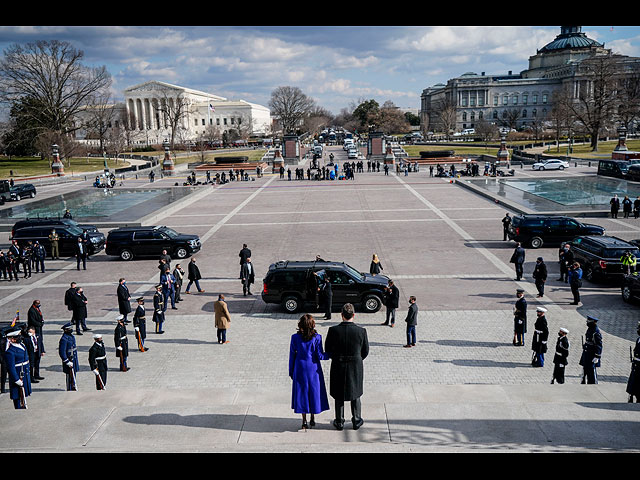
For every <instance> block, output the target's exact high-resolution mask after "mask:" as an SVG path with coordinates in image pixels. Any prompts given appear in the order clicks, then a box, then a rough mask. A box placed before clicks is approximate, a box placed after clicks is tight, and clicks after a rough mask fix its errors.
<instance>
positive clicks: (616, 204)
mask: <svg viewBox="0 0 640 480" xmlns="http://www.w3.org/2000/svg"><path fill="white" fill-rule="evenodd" d="M609 205H611V218H618V210H620V199H619V198H618V195H614V196H613V198H612V199H611V200H609Z"/></svg>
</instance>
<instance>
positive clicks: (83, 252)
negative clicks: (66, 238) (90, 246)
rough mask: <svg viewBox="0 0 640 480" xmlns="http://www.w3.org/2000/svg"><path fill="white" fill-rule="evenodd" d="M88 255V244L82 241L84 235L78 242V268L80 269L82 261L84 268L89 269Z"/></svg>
mask: <svg viewBox="0 0 640 480" xmlns="http://www.w3.org/2000/svg"><path fill="white" fill-rule="evenodd" d="M87 257H88V254H87V244H86V243H84V242H83V241H82V237H78V243H77V244H76V263H77V268H78V270H80V262H82V269H83V270H86V269H87Z"/></svg>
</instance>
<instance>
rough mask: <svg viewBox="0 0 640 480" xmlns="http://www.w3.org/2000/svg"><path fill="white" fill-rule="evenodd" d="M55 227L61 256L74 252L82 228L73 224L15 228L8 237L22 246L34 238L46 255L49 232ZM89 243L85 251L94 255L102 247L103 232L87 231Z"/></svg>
mask: <svg viewBox="0 0 640 480" xmlns="http://www.w3.org/2000/svg"><path fill="white" fill-rule="evenodd" d="M53 229H55V231H56V233H57V234H58V237H59V238H60V240H59V241H58V252H59V254H60V256H61V257H65V256H72V255H75V253H76V245H77V243H78V237H79V236H80V235H82V233H83V232H82V229H81V228H79V227H77V226H74V225H65V224H46V223H42V224H39V225H32V226H28V227H23V228H20V229H17V230H15V231H14V232H13V233H12V234H11V237H10V239H11V240H17V241H18V245H20V246H23V245H25V244H27V243H28V242H29V241H31V242H35V241H36V240H37V241H38V243H40V244H41V245H42V246H44V248H45V250H46V252H47V255H50V254H51V242H49V234H50V233H51V230H53ZM87 233H88V236H89V243H88V246H87V251H88V253H89V255H95V254H96V253H98V252H100V251H101V250H102V249H103V248H104V241H105V240H104V234H103V233H100V232H89V231H87Z"/></svg>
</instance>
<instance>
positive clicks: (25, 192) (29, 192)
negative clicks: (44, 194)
mask: <svg viewBox="0 0 640 480" xmlns="http://www.w3.org/2000/svg"><path fill="white" fill-rule="evenodd" d="M9 196H10V198H11V200H21V199H23V198H27V197H31V198H33V197H35V196H36V187H34V186H33V185H32V184H30V183H20V184H16V185H14V186H13V187H11V189H10V190H9Z"/></svg>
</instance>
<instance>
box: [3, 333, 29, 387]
mask: <svg viewBox="0 0 640 480" xmlns="http://www.w3.org/2000/svg"><path fill="white" fill-rule="evenodd" d="M4 360H5V362H6V365H7V373H8V374H9V388H10V389H11V393H10V395H9V397H10V398H11V399H12V400H17V399H19V398H20V391H19V388H20V387H18V386H17V385H16V382H17V381H18V380H20V377H21V376H22V384H23V387H24V394H25V396H27V397H28V396H29V395H31V376H30V374H29V353H28V352H27V349H26V348H25V346H24V345H22V344H15V343H9V348H7V350H6V351H5V352H4Z"/></svg>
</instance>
